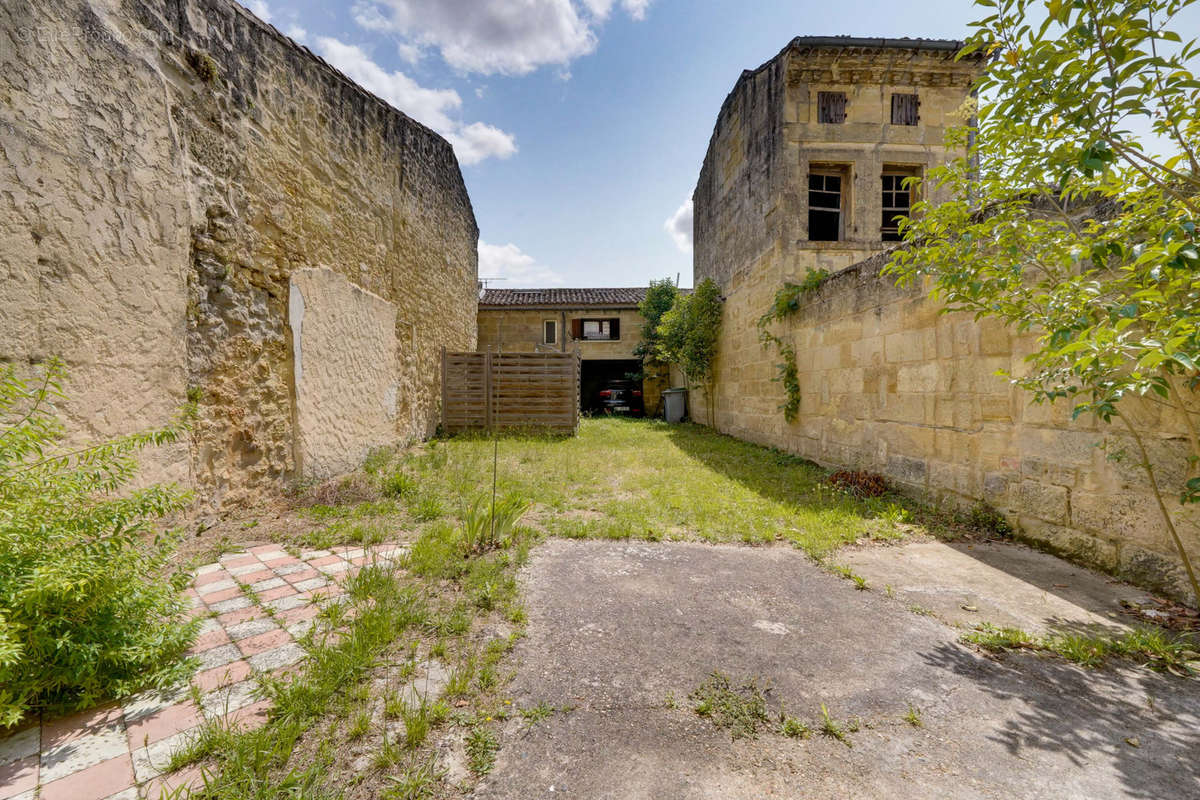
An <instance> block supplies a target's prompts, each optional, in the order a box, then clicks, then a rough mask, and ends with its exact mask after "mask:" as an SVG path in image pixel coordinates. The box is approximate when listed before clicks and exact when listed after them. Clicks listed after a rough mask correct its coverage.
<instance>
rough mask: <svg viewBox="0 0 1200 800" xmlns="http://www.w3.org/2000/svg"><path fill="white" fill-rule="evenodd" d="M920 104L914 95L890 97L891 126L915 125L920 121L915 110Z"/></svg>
mask: <svg viewBox="0 0 1200 800" xmlns="http://www.w3.org/2000/svg"><path fill="white" fill-rule="evenodd" d="M920 105H921V103H920V101H919V99H918V98H917V96H916V95H915V94H894V95H892V124H893V125H916V124H917V122H918V121H920V113H919V112H918V111H917V109H918V108H919V107H920Z"/></svg>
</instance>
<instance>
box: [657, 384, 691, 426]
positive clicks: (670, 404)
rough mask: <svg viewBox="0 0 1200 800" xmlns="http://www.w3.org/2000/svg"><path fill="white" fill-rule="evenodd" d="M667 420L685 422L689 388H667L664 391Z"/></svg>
mask: <svg viewBox="0 0 1200 800" xmlns="http://www.w3.org/2000/svg"><path fill="white" fill-rule="evenodd" d="M663 404H664V405H665V406H666V417H667V422H683V418H684V416H685V415H686V414H687V389H667V390H666V391H665V392H663Z"/></svg>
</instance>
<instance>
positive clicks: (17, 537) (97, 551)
mask: <svg viewBox="0 0 1200 800" xmlns="http://www.w3.org/2000/svg"><path fill="white" fill-rule="evenodd" d="M62 377H63V369H62V366H61V365H60V364H58V363H57V362H51V363H50V364H48V365H46V368H45V374H44V376H43V377H42V378H41V379H40V380H37V381H27V380H25V379H22V378H21V377H20V376H18V374H17V372H16V370H15V369H14V368H13V367H12V366H9V367H7V368H4V369H2V370H0V727H3V726H5V725H13V724H15V723H17V722H18V721H20V719H21V718H22V717H23V716H25V715H26V714H29V713H36V712H40V711H48V712H52V713H53V712H60V711H70V710H76V709H82V708H86V707H88V706H90V705H93V704H95V703H96V702H97V701H99V700H101V699H104V698H106V697H120V696H122V695H128V694H130V693H131V692H134V691H137V690H139V689H141V688H144V687H148V686H164V685H167V684H169V683H172V682H174V681H175V680H178V679H179V678H181V677H183V676H184V675H185V674H186V672H185V670H186V667H187V664H186V662H181V661H179V657H180V656H181V655H182V654H183V652H184V651H185V650H186V649H187V647H188V646H189V645H190V643H191V641H192V639H193V638H194V635H195V630H196V624H197V623H195V622H188V621H187V616H186V614H185V611H186V604H185V602H184V600H183V598H182V595H181V592H182V589H183V587H184V584H185V582H186V576H185V575H182V574H180V573H178V572H174V573H172V572H170V570H169V569H168V566H167V557H168V555H169V553H170V550H171V544H172V542H171V541H170V539H169V537H166V536H157V537H155V536H153V535H152V534H153V531H152V528H151V525H152V521H153V520H155V519H158V518H161V517H162V516H164V515H165V514H167V513H170V512H172V511H175V510H177V509H179V508H181V507H182V506H183V505H184V504H185V503H186V502H187V499H188V497H187V495H186V493H183V492H180V491H179V490H178V489H176V488H174V487H171V486H149V487H146V488H143V489H135V490H123V491H121V490H122V487H124V486H125V485H126V484H127V483H128V482H129V481H130V480H131V479H132V478H133V477H134V475H135V472H136V468H137V464H136V458H135V456H136V454H137V452H138V451H139V450H141V449H142V448H144V447H147V446H151V445H161V444H165V443H168V442H173V441H175V440H177V439H178V437H179V436H180V435H181V432H182V430H183V424H182V421H181V422H180V423H178V424H175V425H172V426H170V427H167V428H164V429H160V430H153V431H147V432H144V433H138V434H133V435H130V436H124V437H121V438H118V439H114V440H112V441H109V442H105V443H103V444H99V445H92V446H88V447H82V448H75V449H69V448H63V447H62V446H61V443H62V438H63V429H62V425H61V423H60V422H59V420H58V419H57V417H56V416H55V414H54V408H53V404H54V402H55V401H57V400H59V399H61V398H62V390H61V381H62Z"/></svg>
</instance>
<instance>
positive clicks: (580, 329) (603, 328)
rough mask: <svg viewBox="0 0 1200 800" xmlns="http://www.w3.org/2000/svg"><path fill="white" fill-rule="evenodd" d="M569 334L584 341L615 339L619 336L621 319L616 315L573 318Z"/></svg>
mask: <svg viewBox="0 0 1200 800" xmlns="http://www.w3.org/2000/svg"><path fill="white" fill-rule="evenodd" d="M571 336H573V337H574V338H576V339H583V340H584V341H585V342H606V341H615V340H617V339H620V338H621V320H620V319H619V318H617V317H606V318H603V319H573V320H571Z"/></svg>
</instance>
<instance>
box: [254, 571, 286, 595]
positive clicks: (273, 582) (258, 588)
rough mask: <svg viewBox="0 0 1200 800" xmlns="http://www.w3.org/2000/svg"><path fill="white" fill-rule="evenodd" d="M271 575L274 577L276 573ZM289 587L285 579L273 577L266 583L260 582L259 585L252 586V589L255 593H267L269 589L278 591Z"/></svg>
mask: <svg viewBox="0 0 1200 800" xmlns="http://www.w3.org/2000/svg"><path fill="white" fill-rule="evenodd" d="M271 574H272V575H274V573H271ZM287 585H288V582H287V581H285V580H284V579H283V578H279V577H271V578H268V579H267V580H265V581H259V582H258V583H255V584H252V585H251V586H250V588H251V589H253V590H254V591H255V592H265V591H267V590H268V589H278V588H279V587H280V586H287Z"/></svg>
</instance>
